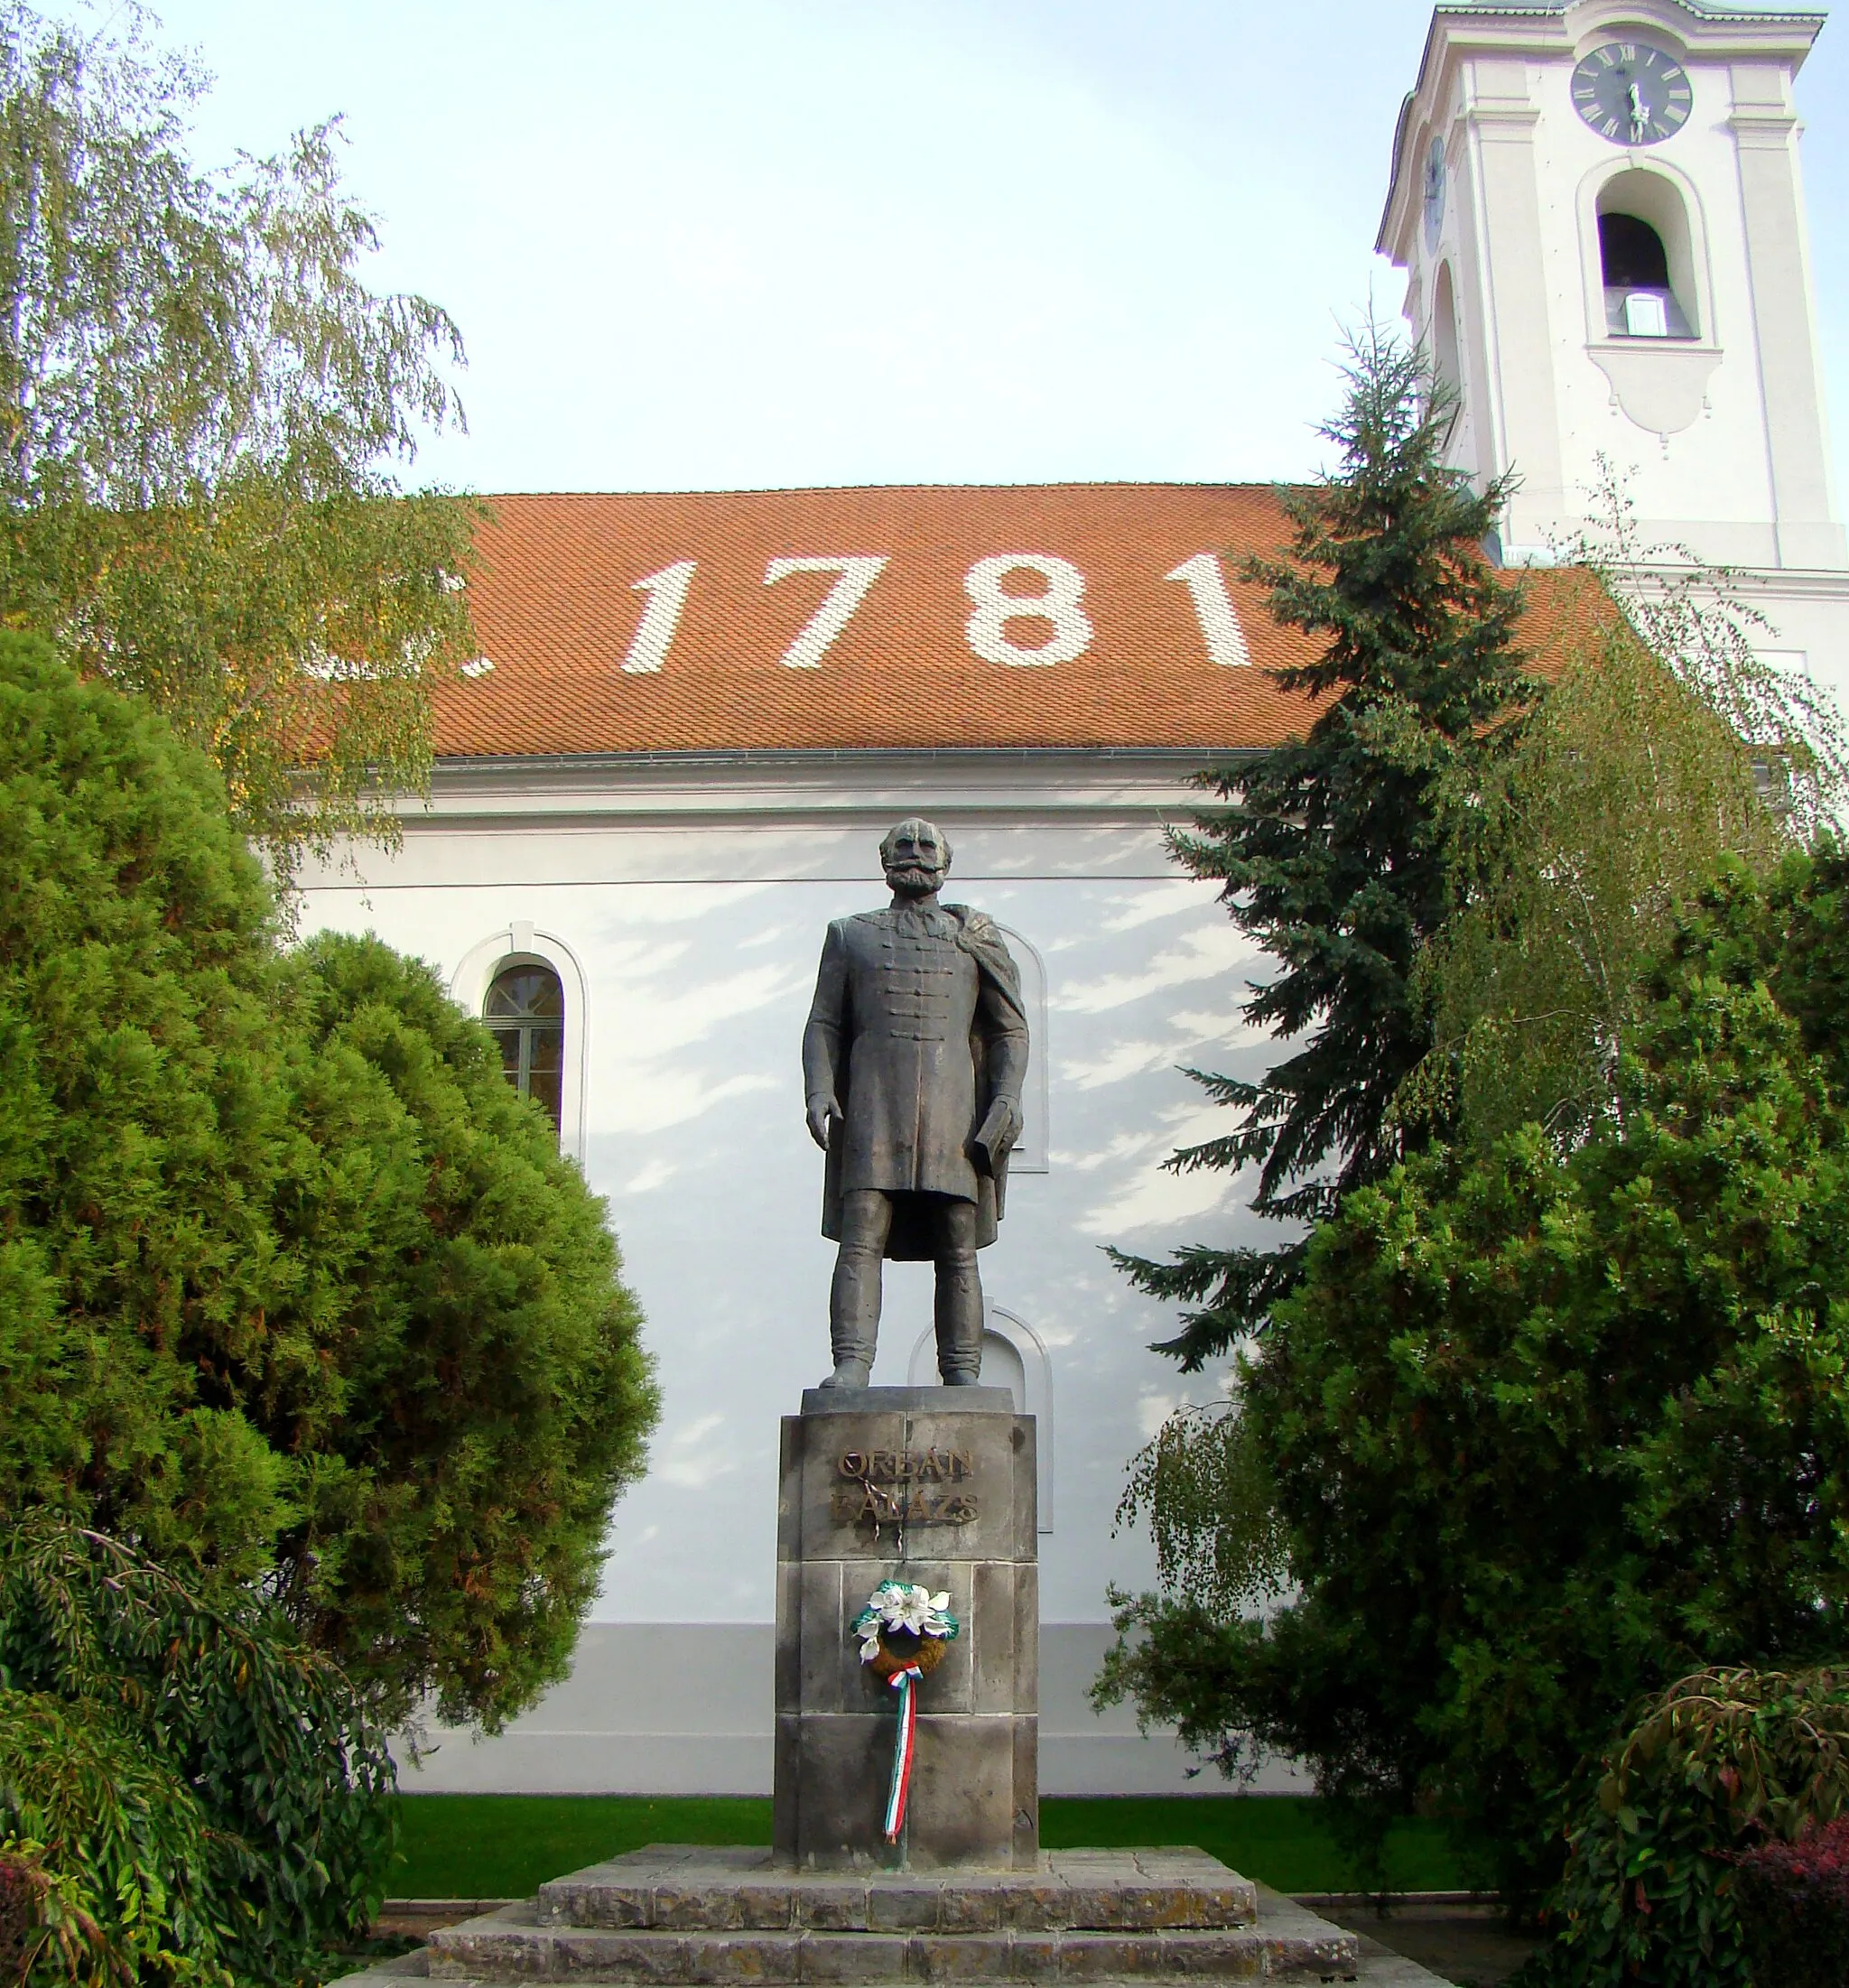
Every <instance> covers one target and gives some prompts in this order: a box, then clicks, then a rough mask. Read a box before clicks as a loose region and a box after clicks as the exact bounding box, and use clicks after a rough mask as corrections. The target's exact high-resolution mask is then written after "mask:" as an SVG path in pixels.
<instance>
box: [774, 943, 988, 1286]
mask: <svg viewBox="0 0 1849 1988" xmlns="http://www.w3.org/2000/svg"><path fill="white" fill-rule="evenodd" d="M1026 1079H1027V1012H1026V1010H1025V1009H1024V1008H1023V1007H1022V1005H1021V980H1020V973H1019V971H1018V970H1017V967H1016V965H1015V962H1014V959H1013V957H1012V955H1011V954H1010V953H1009V952H1008V947H1007V945H1006V944H1005V943H1003V940H1002V937H1001V934H1000V933H999V930H998V929H997V928H996V924H995V921H994V920H993V919H992V918H990V917H988V916H986V915H984V914H983V913H981V912H980V911H971V909H970V908H969V907H968V906H965V905H939V906H933V907H931V908H929V909H920V908H919V907H917V906H909V905H906V906H897V907H894V908H891V909H888V910H886V911H864V912H860V913H859V914H858V915H855V916H853V917H850V918H837V919H836V920H835V921H834V922H833V924H831V925H830V926H829V928H828V936H827V938H826V939H825V940H824V941H823V943H822V965H821V968H820V971H818V972H817V974H816V978H815V999H814V1002H813V1005H812V1006H811V1008H810V1010H809V1026H808V1027H807V1028H806V1029H804V1033H803V1081H804V1092H806V1094H807V1095H808V1096H810V1097H814V1096H816V1095H817V1094H818V1093H821V1092H832V1093H833V1094H834V1096H835V1097H836V1099H837V1100H839V1101H840V1103H841V1110H842V1113H843V1119H842V1120H841V1122H839V1123H837V1124H836V1125H835V1126H834V1127H833V1128H832V1131H831V1135H830V1138H829V1142H828V1164H827V1171H826V1175H825V1178H824V1182H823V1186H822V1234H823V1235H825V1236H828V1237H831V1238H832V1239H834V1240H840V1236H841V1196H842V1195H843V1194H851V1193H853V1192H855V1191H856V1190H857V1189H861V1188H869V1187H872V1188H878V1189H880V1190H881V1191H882V1192H884V1193H886V1194H896V1195H897V1196H899V1197H900V1199H899V1200H898V1201H897V1203H895V1205H894V1211H893V1224H892V1233H891V1236H890V1237H889V1239H888V1240H887V1249H886V1253H887V1256H888V1257H891V1258H894V1259H899V1260H916V1259H924V1258H928V1257H930V1255H931V1254H932V1236H931V1225H930V1224H928V1223H927V1222H924V1220H923V1219H922V1212H921V1211H920V1210H919V1209H918V1207H917V1206H916V1204H915V1203H911V1202H910V1201H909V1200H908V1199H907V1198H906V1197H908V1196H909V1195H911V1194H948V1195H952V1196H953V1197H954V1198H956V1199H958V1200H960V1201H972V1202H974V1203H976V1242H977V1247H978V1248H979V1249H980V1248H983V1247H985V1246H986V1245H987V1244H989V1243H990V1242H993V1241H994V1240H995V1231H996V1225H997V1223H998V1222H999V1220H1000V1218H1001V1213H1002V1207H1003V1203H1004V1202H1005V1200H1006V1197H1007V1192H1008V1150H1007V1147H1006V1146H1004V1147H1002V1148H1001V1150H999V1151H998V1152H995V1153H990V1152H988V1151H986V1150H985V1149H984V1148H982V1147H979V1146H978V1145H977V1143H976V1134H977V1133H978V1132H979V1131H980V1129H981V1126H982V1121H983V1119H985V1118H986V1117H987V1116H988V1112H989V1108H990V1105H991V1104H992V1103H993V1102H994V1101H995V1100H996V1099H997V1098H1007V1099H1008V1100H1009V1101H1011V1102H1012V1103H1013V1105H1014V1107H1015V1109H1016V1110H1017V1112H1018V1111H1019V1110H1020V1103H1021V1087H1022V1085H1023V1083H1024V1082H1026Z"/></svg>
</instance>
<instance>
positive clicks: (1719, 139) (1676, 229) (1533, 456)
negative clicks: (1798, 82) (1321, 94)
mask: <svg viewBox="0 0 1849 1988" xmlns="http://www.w3.org/2000/svg"><path fill="white" fill-rule="evenodd" d="M1824 20H1825V16H1824V15H1823V14H1820V13H1803V12H1796V11H1789V12H1788V11H1780V12H1772V11H1768V10H1755V9H1751V8H1747V7H1741V6H1724V5H1718V4H1714V0H1556V4H1554V5H1547V4H1545V0H1543V4H1536V0H1528V4H1526V5H1505V6H1494V5H1491V6H1466V5H1441V6H1439V7H1438V8H1437V9H1436V12H1435V13H1434V14H1433V17H1432V26H1431V32H1430V33H1429V35H1428V36H1427V38H1426V48H1425V54H1424V57H1423V59H1422V60H1421V63H1420V66H1419V75H1418V81H1417V86H1416V88H1414V90H1413V92H1412V94H1411V95H1410V96H1409V97H1408V98H1407V99H1406V103H1405V106H1404V107H1403V108H1402V110H1401V112H1400V116H1399V126H1398V132H1397V133H1396V135H1395V138H1394V153H1393V177H1392V182H1391V185H1390V187H1389V192H1388V196H1387V206H1386V211H1385V213H1384V214H1383V215H1382V217H1381V222H1380V238H1379V240H1378V242H1377V244H1376V246H1377V247H1378V248H1379V250H1380V253H1381V254H1383V255H1387V256H1389V257H1390V259H1391V260H1392V261H1393V262H1394V264H1395V265H1397V266H1398V267H1399V268H1401V269H1404V270H1405V271H1406V273H1407V278H1408V283H1407V294H1406V302H1405V311H1406V315H1407V318H1408V321H1409V322H1410V323H1411V325H1412V326H1413V328H1414V330H1415V331H1416V332H1417V334H1418V336H1419V337H1421V338H1422V339H1424V340H1425V341H1426V345H1427V347H1428V348H1429V350H1430V352H1431V354H1432V358H1433V362H1434V364H1435V365H1436V367H1437V369H1438V371H1439V372H1440V373H1441V375H1443V376H1445V377H1446V378H1448V379H1449V380H1450V381H1451V382H1452V384H1453V385H1454V386H1455V388H1456V390H1457V392H1458V395H1459V397H1460V402H1461V408H1462V412H1461V415H1460V419H1459V421H1458V423H1457V427H1456V429H1455V431H1454V434H1453V438H1452V443H1451V453H1452V457H1453V460H1454V461H1456V462H1457V463H1458V464H1459V465H1460V466H1462V467H1463V468H1466V469H1469V470H1471V471H1472V472H1473V474H1475V475H1477V476H1479V477H1481V478H1488V477H1490V476H1493V475H1496V474H1498V473H1500V472H1501V471H1502V470H1505V469H1514V470H1515V471H1516V472H1517V473H1518V475H1519V478H1520V479H1521V480H1520V488H1519V489H1518V491H1517V492H1516V494H1515V497H1514V498H1513V500H1512V502H1511V503H1510V507H1509V511H1508V514H1507V516H1506V519H1505V522H1504V525H1503V530H1502V541H1503V555H1504V557H1505V559H1506V560H1508V561H1509V562H1510V563H1511V564H1519V563H1522V562H1536V561H1538V560H1542V559H1545V558H1546V556H1547V544H1548V542H1549V539H1550V538H1551V537H1568V536H1571V535H1572V534H1573V533H1574V531H1575V529H1576V527H1577V526H1578V525H1580V524H1581V522H1582V521H1583V520H1584V517H1585V516H1586V513H1587V510H1588V506H1589V491H1590V488H1591V487H1592V486H1593V484H1594V482H1595V481H1596V480H1597V478H1598V467H1597V458H1598V457H1599V456H1600V455H1601V454H1603V455H1604V456H1606V457H1607V458H1609V459H1610V460H1611V461H1612V464H1613V466H1614V467H1615V469H1617V471H1618V472H1619V474H1620V476H1621V478H1622V479H1623V481H1624V483H1625V486H1626V488H1627V490H1628V492H1629V494H1630V496H1631V499H1632V500H1633V503H1634V505H1635V508H1636V515H1637V519H1638V523H1639V528H1640V535H1641V537H1642V539H1643V540H1644V542H1645V543H1677V542H1679V543H1683V544H1686V545H1687V546H1689V547H1690V548H1692V550H1693V551H1694V552H1695V553H1696V556H1697V557H1699V558H1700V559H1702V560H1705V561H1707V562H1715V563H1723V564H1726V565H1729V566H1733V567H1736V568H1738V569H1741V570H1742V574H1743V575H1744V576H1745V581H1744V586H1745V591H1746V592H1747V594H1748V596H1749V598H1751V599H1753V601H1754V602H1755V604H1756V605H1757V606H1759V607H1760V608H1761V610H1762V611H1763V612H1764V613H1765V614H1766V616H1767V617H1768V618H1769V620H1770V622H1771V623H1772V624H1773V626H1774V627H1775V628H1776V630H1777V631H1778V632H1777V634H1776V635H1774V636H1768V637H1767V638H1766V643H1767V648H1768V651H1769V653H1770V654H1772V655H1782V656H1783V657H1784V658H1785V659H1788V660H1790V661H1793V662H1796V661H1798V660H1799V659H1800V658H1802V659H1804V660H1806V661H1807V663H1808V664H1809V666H1810V667H1811V669H1812V670H1813V672H1814V673H1815V674H1816V675H1817V676H1818V678H1819V679H1820V680H1822V681H1826V682H1829V683H1832V684H1833V685H1834V687H1835V689H1836V690H1837V693H1838V695H1839V697H1843V698H1844V701H1845V704H1849V694H1845V693H1849V544H1845V540H1844V529H1843V525H1842V523H1841V521H1840V518H1841V514H1840V512H1839V511H1838V510H1837V508H1836V506H1835V497H1834V495H1833V492H1832V488H1831V470H1830V457H1829V443H1828V438H1827V435H1826V425H1825V410H1824V404H1823V386H1822V376H1821V367H1820V361H1819V354H1818V348H1817V339H1816V320H1815V306H1814V298H1813V292H1812V285H1811V277H1810V267H1809V246H1808V241H1807V231H1806V225H1805V213H1804V196H1803V190H1802V183H1801V180H1800V177H1799V171H1798V132H1799V127H1798V119H1797V117H1796V116H1795V115H1794V113H1793V110H1792V104H1791V81H1792V78H1793V77H1794V76H1795V75H1796V74H1797V72H1798V69H1799V67H1800V66H1801V65H1802V63H1803V61H1804V59H1805V57H1806V55H1807V53H1808V52H1809V50H1810V46H1811V43H1812V42H1814V41H1815V40H1816V35H1817V33H1818V32H1819V30H1820V29H1821V28H1822V26H1823V24H1824Z"/></svg>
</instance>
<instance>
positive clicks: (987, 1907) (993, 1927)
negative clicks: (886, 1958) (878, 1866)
mask: <svg viewBox="0 0 1849 1988" xmlns="http://www.w3.org/2000/svg"><path fill="white" fill-rule="evenodd" d="M1257 1912H1258V1902H1257V1897H1256V1894H1255V1891H1254V1888H1253V1886H1252V1885H1251V1883H1250V1881H1249V1880H1247V1879H1245V1878H1242V1877H1240V1875H1239V1873H1238V1872H1235V1871H1230V1870H1228V1869H1227V1867H1226V1866H1225V1865H1224V1864H1223V1863H1220V1862H1219V1861H1218V1859H1217V1858H1213V1857H1210V1856H1207V1855H1206V1854H1205V1853H1203V1852H1202V1851H1199V1850H1178V1849H1166V1848H1165V1849H1156V1850H1067V1851H1055V1852H1051V1853H1045V1854H1043V1855H1042V1857H1041V1859H1040V1862H1039V1865H1038V1867H1037V1868H1036V1869H1034V1870H1027V1871H975V1872H971V1871H951V1872H894V1871H871V1872H843V1871H823V1872H818V1871H793V1870H790V1869H788V1868H787V1867H785V1868H781V1869H780V1868H778V1867H777V1866H776V1864H775V1863H773V1861H772V1856H771V1853H770V1852H769V1851H768V1850H753V1849H703V1848H700V1847H696V1846H689V1845H683V1844H650V1845H649V1846H648V1847H647V1848H646V1849H644V1850H638V1851H634V1852H632V1853H630V1854H629V1855H627V1856H624V1857H617V1858H613V1859H612V1860H611V1861H610V1862H609V1863H600V1864H594V1865H592V1866H591V1867H590V1869H589V1870H587V1871H578V1872H573V1873H572V1874H571V1876H570V1877H565V1878H555V1879H554V1880H553V1881H552V1882H551V1883H549V1884H544V1885H542V1886H541V1887H540V1891H539V1897H538V1899H537V1900H536V1901H535V1906H534V1913H533V1919H534V1924H535V1925H537V1926H543V1927H557V1928H609V1929H612V1930H636V1931H658V1932H713V1933H744V1932H768V1933H802V1932H812V1931H813V1932H828V1933H862V1934H902V1933H905V1934H909V1933H922V1934H942V1935H946V1936H959V1937H960V1936H962V1935H973V1934H992V1933H1064V1932H1074V1933H1076V1932H1098V1933H1105V1932H1161V1931H1174V1932H1181V1931H1198V1932H1205V1931H1215V1930H1226V1929H1228V1928H1239V1927H1247V1926H1250V1924H1251V1923H1252V1921H1253V1919H1254V1918H1255V1917H1256V1916H1257Z"/></svg>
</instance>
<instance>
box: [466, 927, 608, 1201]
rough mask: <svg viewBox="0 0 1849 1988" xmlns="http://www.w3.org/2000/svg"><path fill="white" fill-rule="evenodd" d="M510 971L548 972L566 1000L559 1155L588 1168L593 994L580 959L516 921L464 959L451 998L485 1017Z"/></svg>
mask: <svg viewBox="0 0 1849 1988" xmlns="http://www.w3.org/2000/svg"><path fill="white" fill-rule="evenodd" d="M510 966H544V967H549V968H550V969H551V970H552V971H553V972H554V973H556V974H557V975H558V977H559V989H560V991H561V992H562V994H563V995H564V998H565V1042H564V1052H563V1064H562V1069H561V1071H560V1076H559V1150H560V1152H562V1153H563V1154H564V1155H566V1157H568V1158H571V1159H574V1160H576V1161H577V1162H578V1164H579V1166H583V1165H584V1148H585V1134H586V1130H587V1124H586V1118H587V1112H586V1103H585V1092H586V1081H587V1073H588V1067H589V1059H588V1056H587V1054H586V1052H587V1050H588V1048H589V1046H590V998H589V995H590V989H589V986H588V983H587V982H586V980H585V978H584V969H583V968H582V967H581V965H580V964H579V962H578V955H577V954H576V953H575V952H572V951H571V947H570V946H568V945H567V944H566V943H565V942H564V941H563V940H562V939H561V938H560V937H559V936H558V935H557V934H555V933H551V932H542V931H541V930H540V929H539V928H538V926H537V925H535V924H533V923H532V921H531V920H530V919H522V918H515V919H511V920H509V921H508V923H507V924H505V925H503V926H502V927H501V929H500V930H499V931H498V932H495V933H491V934H489V935H488V937H487V938H485V939H482V940H480V941H479V942H478V943H476V944H475V945H472V946H471V947H470V948H469V951H468V952H465V953H464V954H463V955H462V958H461V960H460V962H459V963H458V965H457V967H456V970H455V971H454V972H453V973H451V976H450V998H451V1000H453V1001H454V1002H455V1003H456V1005H457V1006H458V1007H459V1008H461V1009H462V1010H463V1011H464V1012H465V1013H466V1014H469V1015H472V1016H474V1017H475V1018H476V1019H477V1020H478V1021H479V1020H480V1019H481V1018H482V1016H481V1010H482V1005H483V1003H484V1002H485V1001H486V1000H487V999H488V989H489V988H490V987H491V986H493V984H494V981H495V977H496V975H497V974H498V973H500V972H502V971H505V970H506V968H508V967H510Z"/></svg>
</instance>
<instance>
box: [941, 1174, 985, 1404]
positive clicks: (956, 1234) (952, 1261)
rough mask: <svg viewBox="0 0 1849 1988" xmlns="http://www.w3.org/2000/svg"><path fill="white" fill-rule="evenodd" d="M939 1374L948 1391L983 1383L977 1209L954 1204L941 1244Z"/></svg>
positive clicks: (964, 1203) (963, 1203)
mask: <svg viewBox="0 0 1849 1988" xmlns="http://www.w3.org/2000/svg"><path fill="white" fill-rule="evenodd" d="M933 1310H934V1322H935V1324H936V1327H937V1373H938V1378H939V1380H942V1381H943V1385H944V1386H945V1387H946V1388H979V1387H980V1386H981V1384H982V1280H981V1278H980V1277H979V1276H978V1275H977V1271H976V1206H975V1203H973V1202H967V1201H959V1202H952V1203H951V1204H950V1205H949V1207H948V1208H946V1209H945V1211H944V1212H943V1222H942V1226H941V1227H940V1229H939V1231H938V1241H937V1291H936V1299H935V1303H934V1307H933Z"/></svg>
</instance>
